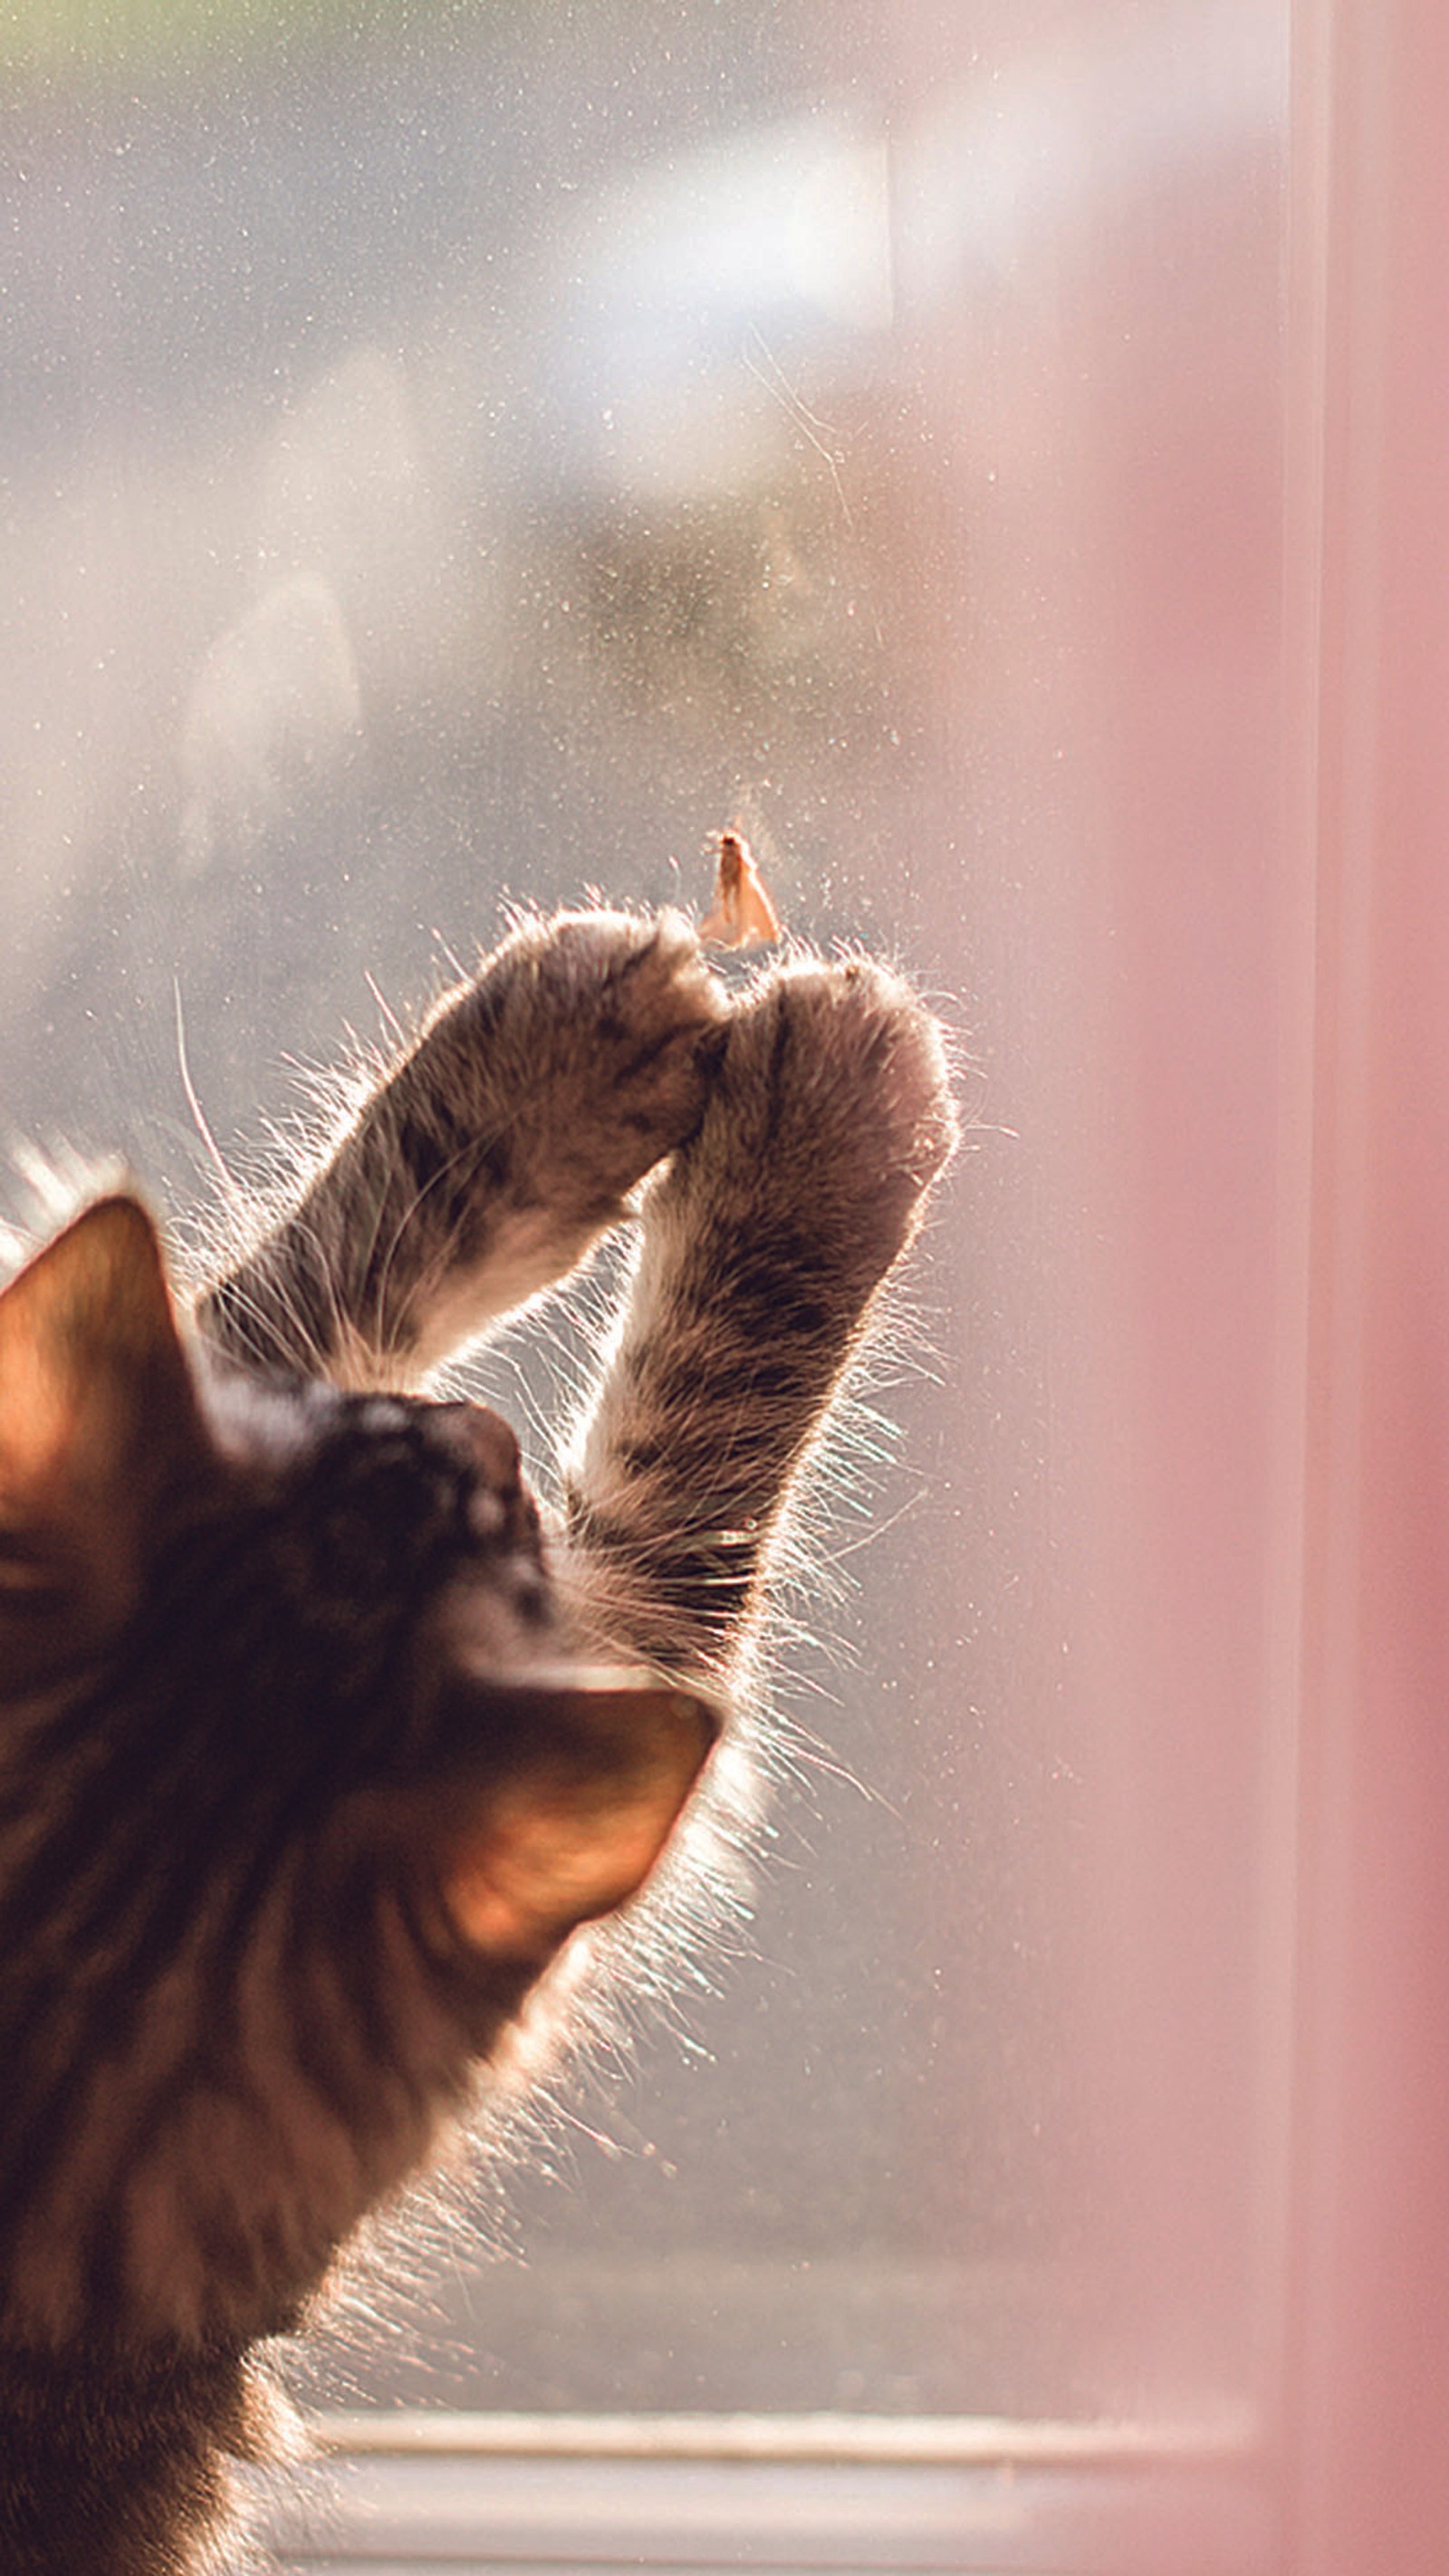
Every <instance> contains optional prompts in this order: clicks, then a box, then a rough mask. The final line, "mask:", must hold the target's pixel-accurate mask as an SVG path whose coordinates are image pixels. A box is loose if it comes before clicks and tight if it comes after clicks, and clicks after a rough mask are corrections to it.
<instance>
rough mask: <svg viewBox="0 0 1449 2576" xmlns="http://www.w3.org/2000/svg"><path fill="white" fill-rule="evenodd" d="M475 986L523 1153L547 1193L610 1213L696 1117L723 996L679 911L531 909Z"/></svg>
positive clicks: (563, 1203) (517, 1147)
mask: <svg viewBox="0 0 1449 2576" xmlns="http://www.w3.org/2000/svg"><path fill="white" fill-rule="evenodd" d="M479 993H480V998H481V999H482V1000H483V1001H484V1003H485V1006H489V1007H493V1008H494V1009H495V1010H496V1022H495V1026H494V1028H493V1030H492V1031H491V1032H490V1041H491V1043H490V1050H489V1064H490V1072H491V1074H492V1077H493V1079H494V1081H495V1082H497V1081H498V1079H499V1077H500V1074H501V1075H502V1077H503V1079H504V1081H505V1082H510V1077H511V1086H510V1096H509V1101H508V1107H509V1113H510V1126H511V1130H512V1137H513V1143H514V1151H515V1156H516V1159H517V1164H518V1165H519V1166H521V1167H522V1168H523V1169H524V1170H525V1171H527V1172H528V1173H529V1175H530V1177H531V1179H532V1181H533V1182H534V1184H535V1185H536V1187H537V1189H538V1191H539V1194H540V1196H544V1197H546V1198H547V1201H548V1203H549V1204H550V1206H552V1207H554V1208H556V1209H560V1210H561V1211H562V1210H569V1211H577V1212H578V1213H580V1214H587V1215H589V1216H595V1215H603V1214H605V1213H606V1212H613V1211H614V1210H615V1209H616V1208H617V1207H618V1205H619V1204H620V1203H621V1202H622V1201H623V1200H624V1199H625V1198H626V1197H627V1195H628V1193H629V1192H630V1190H632V1189H633V1188H634V1186H635V1184H636V1183H637V1182H638V1181H640V1180H641V1179H642V1178H643V1176H644V1174H645V1173H646V1172H648V1171H649V1170H650V1169H651V1168H652V1167H653V1165H654V1164H655V1163H656V1162H658V1161H659V1159H660V1158H661V1156H662V1155H665V1154H668V1153H670V1152H672V1151H673V1150H674V1148H675V1147H676V1146H678V1145H680V1144H682V1143H683V1142H684V1140H685V1138H686V1137H688V1136H690V1135H692V1134H693V1133H694V1131H695V1129H696V1128H697V1127H698V1126H699V1123H700V1120H701V1117H702V1116H703V1113H704V1106H705V1100H706V1096H707V1093H708V1089H709V1083H710V1078H711V1074H712V1071H713V1068H714V1065H715V1063H716V1062H717V1059H718V1056H719V1052H720V1049H721V1047H722V1044H723V1037H722V1030H723V1024H724V1022H725V1019H726V1017H727V1014H728V1003H727V1000H726V997H725V994H724V991H723V988H722V987H721V985H720V983H719V980H718V978H717V977H716V976H715V975H714V974H712V973H711V971H710V969H709V967H708V966H707V965H706V964H705V962H704V959H703V957H702V956H701V954H700V948H699V941H698V938H697V936H696V934H695V932H694V930H693V929H692V927H691V925H690V924H689V923H688V922H687V921H686V920H685V919H684V917H683V915H682V914H681V913H676V912H669V911H665V912H661V913H658V914H656V915H653V916H652V917H640V916H637V915H634V914H630V913H619V912H603V911H598V912H576V913H575V912H570V913H557V914H555V915H554V916H553V917H552V919H550V920H542V921H530V922H525V923H523V924H521V925H520V927H519V928H518V929H517V930H515V931H514V933H513V935H512V937H511V938H510V939H509V940H508V941H506V942H505V944H504V946H503V948H502V949H501V950H500V951H499V953H498V956H497V957H496V958H495V959H494V961H493V962H492V965H491V967H490V969H489V971H488V973H487V974H486V975H485V977H484V978H483V979H482V982H481V984H480V986H479Z"/></svg>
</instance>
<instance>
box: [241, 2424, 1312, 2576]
mask: <svg viewBox="0 0 1449 2576" xmlns="http://www.w3.org/2000/svg"><path fill="white" fill-rule="evenodd" d="M318 2430H319V2433H320V2435H321V2438H322V2440H323V2441H324V2443H325V2444H326V2445H327V2446H328V2448H329V2450H330V2452H331V2456H330V2457H328V2458H326V2459H323V2460H319V2461H318V2462H316V2463H315V2464H313V2465H312V2466H311V2467H310V2468H308V2469H307V2470H306V2471H304V2472H303V2473H302V2475H301V2477H300V2479H298V2478H297V2477H295V2476H293V2477H291V2478H290V2479H289V2480H288V2481H287V2483H286V2485H285V2486H283V2485H281V2484H280V2483H279V2484H278V2485H277V2486H276V2487H275V2488H273V2489H270V2490H269V2491H265V2492H264V2495H263V2530H264V2536H265V2538H266V2540H267V2542H268V2545H269V2546H270V2547H271V2548H272V2549H273V2550H274V2551H275V2552H276V2553H277V2555H278V2556H279V2557H280V2559H281V2560H282V2562H283V2565H284V2567H285V2569H286V2570H287V2571H288V2576H302V2571H308V2576H313V2572H314V2571H323V2570H325V2571H327V2572H328V2576H363V2571H366V2576H389V2571H391V2576H402V2571H404V2570H406V2571H407V2576H441V2571H443V2570H449V2571H453V2576H456V2571H457V2570H458V2569H460V2568H465V2567H469V2568H474V2569H479V2570H482V2569H488V2570H492V2571H495V2576H503V2572H504V2571H508V2570H512V2571H514V2576H521V2571H523V2570H529V2571H535V2576H536V2571H538V2570H541V2569H547V2568H552V2569H555V2570H568V2569H573V2570H576V2571H586V2570H587V2571H590V2576H603V2571H607V2570H611V2569H614V2570H617V2569H623V2568H626V2567H631V2568H641V2567H642V2568H647V2569H653V2570H655V2571H659V2576H669V2572H670V2571H672V2576H685V2571H688V2576H722V2571H724V2570H725V2569H728V2568H751V2569H754V2570H756V2571H757V2576H762V2572H763V2571H773V2572H774V2576H785V2571H786V2570H804V2569H810V2570H816V2571H823V2570H830V2569H853V2570H857V2571H861V2570H872V2569H873V2570H876V2571H879V2576H905V2571H913V2570H926V2569H929V2570H934V2571H937V2576H945V2571H956V2576H1025V2571H1039V2576H1045V2571H1047V2570H1050V2571H1051V2576H1266V2571H1267V2570H1268V2568H1269V2566H1270V2565H1271V2562H1272V2547H1271V2543H1272V2522H1273V2514H1272V2497H1271V2491H1270V2487H1269V2483H1268V2480H1267V2478H1266V2476H1265V2475H1264V2472H1263V2466H1262V2462H1261V2460H1260V2459H1259V2458H1258V2457H1257V2456H1256V2455H1255V2453H1254V2451H1253V2449H1252V2447H1251V2445H1250V2444H1249V2443H1248V2442H1247V2441H1246V2440H1245V2439H1243V2438H1241V2437H1235V2436H1233V2435H1232V2434H1231V2433H1230V2432H1221V2431H1220V2432H1216V2433H1211V2434H1203V2433H1196V2434H1191V2435H1189V2434H1178V2435H1171V2434H1168V2433H1166V2432H1161V2431H1146V2430H1142V2429H1139V2428H1135V2427H1130V2426H1095V2425H1082V2426H1073V2425H1064V2426H1057V2425H1034V2424H1023V2425H1005V2424H998V2423H989V2422H981V2421H975V2420H965V2421H960V2422H951V2421H949V2420H944V2421H941V2420H935V2419H932V2420H931V2421H930V2422H927V2423H922V2422H921V2420H920V2419H901V2420H899V2421H896V2420H892V2419H888V2418H886V2419H882V2418H876V2419H871V2418H862V2417H840V2416H834V2417H802V2418H795V2419H790V2418H783V2417H776V2418H761V2417H717V2418H699V2417H678V2416H671V2417H645V2418H638V2417H632V2418H630V2417H612V2418H611V2417H584V2418H580V2417H572V2418H549V2417H459V2416H446V2415H437V2416H427V2415H411V2416H396V2417H393V2416H388V2417H382V2416H375V2417H370V2418H369V2417H362V2418H332V2419H329V2420H327V2421H324V2422H323V2423H322V2424H320V2425H319V2427H318Z"/></svg>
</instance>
